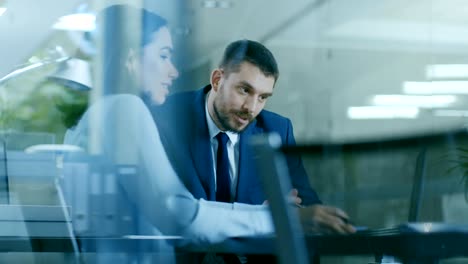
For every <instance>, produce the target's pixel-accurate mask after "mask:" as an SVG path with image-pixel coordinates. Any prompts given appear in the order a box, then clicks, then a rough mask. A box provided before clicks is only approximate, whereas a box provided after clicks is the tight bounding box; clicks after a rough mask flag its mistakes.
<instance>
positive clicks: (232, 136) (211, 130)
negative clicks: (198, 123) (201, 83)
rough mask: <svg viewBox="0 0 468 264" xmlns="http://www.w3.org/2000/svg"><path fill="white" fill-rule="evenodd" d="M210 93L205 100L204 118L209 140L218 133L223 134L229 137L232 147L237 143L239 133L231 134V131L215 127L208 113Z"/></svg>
mask: <svg viewBox="0 0 468 264" xmlns="http://www.w3.org/2000/svg"><path fill="white" fill-rule="evenodd" d="M209 94H210V93H209V92H208V93H207V95H206V98H205V118H206V123H207V124H208V132H209V133H210V139H212V138H214V137H216V135H218V133H219V132H225V133H226V135H227V136H228V137H229V141H231V143H232V144H233V145H234V144H236V143H237V141H238V140H239V133H236V132H232V131H221V130H220V129H219V128H218V126H216V124H215V122H214V121H213V119H212V118H211V116H210V113H209V112H208V95H209Z"/></svg>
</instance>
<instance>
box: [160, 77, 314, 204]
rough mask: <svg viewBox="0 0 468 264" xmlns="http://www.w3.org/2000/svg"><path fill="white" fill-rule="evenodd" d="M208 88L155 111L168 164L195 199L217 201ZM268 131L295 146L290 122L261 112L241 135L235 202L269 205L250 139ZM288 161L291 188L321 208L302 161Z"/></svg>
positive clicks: (177, 97) (172, 98)
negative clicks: (207, 108)
mask: <svg viewBox="0 0 468 264" xmlns="http://www.w3.org/2000/svg"><path fill="white" fill-rule="evenodd" d="M210 89H211V86H210V85H208V86H205V87H204V88H203V89H200V90H197V91H190V92H183V93H178V94H175V95H173V96H170V97H169V98H168V100H167V102H166V103H165V104H164V105H163V106H162V107H159V108H158V110H156V109H155V108H154V107H152V110H153V113H155V114H154V115H153V116H154V117H155V119H156V122H157V124H158V127H159V130H160V134H161V139H162V142H163V144H164V145H165V148H166V151H167V154H168V156H169V159H170V160H171V162H172V163H173V165H174V167H175V170H176V172H177V173H178V175H179V177H181V179H182V181H183V182H184V184H185V185H186V187H187V189H188V190H189V191H190V192H191V193H192V194H193V195H194V196H195V198H197V199H199V198H203V199H206V200H215V199H216V195H215V182H214V179H215V176H214V175H213V161H212V158H211V157H212V156H211V145H210V138H209V132H208V125H207V123H206V118H205V95H206V94H207V93H208V91H209V90H210ZM156 112H157V113H156ZM267 132H277V133H278V134H279V135H280V136H281V139H282V142H283V144H285V145H292V144H295V140H294V135H293V128H292V125H291V121H290V120H289V119H287V118H285V117H282V116H280V115H278V114H275V113H272V112H269V111H266V110H263V111H261V112H260V114H259V115H258V116H257V118H256V120H255V121H253V122H252V123H251V124H249V126H248V127H247V128H246V129H245V130H244V131H243V132H241V133H240V139H239V140H240V141H239V163H238V164H239V167H238V177H239V178H238V182H237V190H236V202H242V203H248V204H261V203H263V202H264V201H265V196H264V194H263V191H262V186H261V183H260V179H259V178H258V176H257V169H256V165H255V161H254V160H253V153H252V150H251V149H250V147H249V146H248V142H249V137H250V136H252V135H256V134H260V133H267ZM287 162H288V166H289V171H290V175H291V181H292V185H293V187H294V188H297V189H298V191H299V196H300V197H301V198H302V199H303V204H306V205H307V204H314V203H320V200H319V198H318V197H317V194H316V193H315V191H314V190H313V189H312V188H311V187H310V184H309V181H308V177H307V174H306V172H305V169H304V166H303V164H302V160H301V159H300V158H293V157H290V158H288V159H287Z"/></svg>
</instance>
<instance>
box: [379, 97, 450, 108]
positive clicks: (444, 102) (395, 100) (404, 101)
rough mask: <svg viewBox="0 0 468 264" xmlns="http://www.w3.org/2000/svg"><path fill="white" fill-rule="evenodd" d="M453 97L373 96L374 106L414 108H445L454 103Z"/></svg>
mask: <svg viewBox="0 0 468 264" xmlns="http://www.w3.org/2000/svg"><path fill="white" fill-rule="evenodd" d="M456 99H457V98H456V97H455V96H454V95H399V94H389V95H375V96H374V99H373V104H374V105H379V106H415V107H424V108H435V107H447V106H449V105H451V104H453V103H454V102H455V101H456Z"/></svg>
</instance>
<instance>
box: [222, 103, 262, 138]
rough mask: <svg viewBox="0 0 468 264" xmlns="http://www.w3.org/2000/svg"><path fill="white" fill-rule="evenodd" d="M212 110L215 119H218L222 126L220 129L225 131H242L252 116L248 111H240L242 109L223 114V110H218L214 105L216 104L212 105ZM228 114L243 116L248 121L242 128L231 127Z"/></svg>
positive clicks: (251, 119) (250, 121)
mask: <svg viewBox="0 0 468 264" xmlns="http://www.w3.org/2000/svg"><path fill="white" fill-rule="evenodd" d="M213 110H214V114H215V115H216V119H218V122H219V123H220V124H221V126H222V129H224V130H226V131H232V132H235V133H240V132H242V131H244V130H245V129H246V128H247V127H248V126H249V124H250V123H252V121H253V119H254V118H253V116H252V115H251V114H249V113H246V112H242V111H238V112H229V113H228V114H225V113H224V112H221V111H219V110H218V107H217V106H216V104H214V105H213ZM230 116H239V117H241V118H245V119H247V120H248V123H247V124H246V125H245V126H244V127H242V128H240V129H239V128H236V127H233V126H231V124H230V123H229V120H230V118H229V117H230Z"/></svg>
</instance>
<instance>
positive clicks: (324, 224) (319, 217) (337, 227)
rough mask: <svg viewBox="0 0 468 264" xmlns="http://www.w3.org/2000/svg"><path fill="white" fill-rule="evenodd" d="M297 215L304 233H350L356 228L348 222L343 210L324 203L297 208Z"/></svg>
mask: <svg viewBox="0 0 468 264" xmlns="http://www.w3.org/2000/svg"><path fill="white" fill-rule="evenodd" d="M299 215H300V219H301V223H302V227H303V228H304V232H305V233H322V234H336V233H337V234H352V233H355V232H356V229H355V228H354V227H353V226H352V225H351V224H349V223H348V219H349V217H348V215H347V214H346V213H345V212H343V210H341V209H339V208H335V207H330V206H325V205H319V204H317V205H312V206H307V207H303V208H299Z"/></svg>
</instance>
